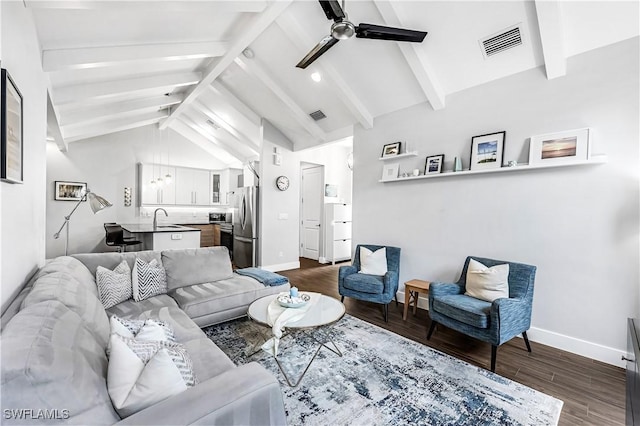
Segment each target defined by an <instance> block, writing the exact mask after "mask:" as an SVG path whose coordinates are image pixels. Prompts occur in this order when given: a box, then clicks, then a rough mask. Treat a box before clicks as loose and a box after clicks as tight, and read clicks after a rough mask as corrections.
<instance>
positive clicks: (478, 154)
mask: <svg viewBox="0 0 640 426" xmlns="http://www.w3.org/2000/svg"><path fill="white" fill-rule="evenodd" d="M506 134H507V132H505V131H502V132H495V133H489V134H486V135H479V136H474V137H472V138H471V161H470V164H469V170H487V169H499V168H500V167H502V158H503V157H504V140H505V137H506Z"/></svg>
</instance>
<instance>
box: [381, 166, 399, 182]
mask: <svg viewBox="0 0 640 426" xmlns="http://www.w3.org/2000/svg"><path fill="white" fill-rule="evenodd" d="M399 171H400V164H399V163H393V164H385V165H384V167H383V168H382V180H394V179H397V178H398V172H399Z"/></svg>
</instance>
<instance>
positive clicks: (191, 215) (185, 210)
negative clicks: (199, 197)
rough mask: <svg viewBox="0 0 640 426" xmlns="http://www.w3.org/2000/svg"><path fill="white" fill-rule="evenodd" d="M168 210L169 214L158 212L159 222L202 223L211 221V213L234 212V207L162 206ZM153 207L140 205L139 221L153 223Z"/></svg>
mask: <svg viewBox="0 0 640 426" xmlns="http://www.w3.org/2000/svg"><path fill="white" fill-rule="evenodd" d="M162 208H163V209H165V210H166V211H167V213H168V214H169V216H165V215H164V213H162V212H158V215H157V218H158V223H175V224H189V223H192V224H202V223H209V213H210V212H219V213H233V209H232V208H227V207H202V208H193V207H162ZM155 210H156V209H155V208H153V207H140V216H139V217H138V222H139V223H151V222H152V221H153V212H154V211H155Z"/></svg>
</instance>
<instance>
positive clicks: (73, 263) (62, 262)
mask: <svg viewBox="0 0 640 426" xmlns="http://www.w3.org/2000/svg"><path fill="white" fill-rule="evenodd" d="M52 272H65V273H67V274H69V275H71V276H73V278H74V279H75V280H76V281H78V283H80V284H83V285H84V286H85V287H86V288H87V290H89V291H90V292H91V293H93V294H94V295H96V296H97V295H98V289H97V287H96V279H95V276H94V275H95V274H94V273H92V272H91V271H89V269H87V267H86V266H84V264H83V263H82V262H80V261H79V260H78V259H76V258H73V257H71V256H60V257H56V258H55V259H52V260H50V261H48V262H47V263H46V264H45V265H44V266H43V267H42V268H40V269H39V270H38V272H37V273H36V277H35V278H36V280H37V279H38V278H40V277H43V276H45V275H47V274H50V273H52Z"/></svg>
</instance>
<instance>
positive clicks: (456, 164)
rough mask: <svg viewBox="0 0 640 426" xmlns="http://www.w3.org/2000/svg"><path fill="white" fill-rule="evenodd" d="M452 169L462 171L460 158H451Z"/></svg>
mask: <svg viewBox="0 0 640 426" xmlns="http://www.w3.org/2000/svg"><path fill="white" fill-rule="evenodd" d="M453 171H454V172H461V171H462V160H460V157H456V158H454V159H453Z"/></svg>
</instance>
